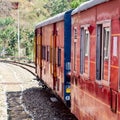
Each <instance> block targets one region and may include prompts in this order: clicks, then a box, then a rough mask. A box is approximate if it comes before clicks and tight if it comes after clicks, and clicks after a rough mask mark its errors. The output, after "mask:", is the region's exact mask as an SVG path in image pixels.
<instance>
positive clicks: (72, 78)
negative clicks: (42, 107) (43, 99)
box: [35, 0, 120, 120]
mask: <svg viewBox="0 0 120 120" xmlns="http://www.w3.org/2000/svg"><path fill="white" fill-rule="evenodd" d="M35 65H36V72H37V75H38V77H39V78H40V79H42V80H43V81H44V82H45V83H46V84H47V85H48V86H49V87H50V88H52V89H53V90H54V91H55V92H56V93H57V94H58V95H59V96H60V97H61V98H62V99H63V101H64V102H65V103H66V105H68V106H69V107H70V109H71V112H72V113H73V114H75V116H76V117H77V118H78V119H79V120H120V0H90V1H87V2H85V3H83V4H81V5H80V6H79V7H77V8H76V9H74V10H70V11H67V12H63V13H60V14H58V15H56V16H54V17H51V18H49V19H47V20H45V21H42V22H40V23H38V24H37V25H36V27H35Z"/></svg>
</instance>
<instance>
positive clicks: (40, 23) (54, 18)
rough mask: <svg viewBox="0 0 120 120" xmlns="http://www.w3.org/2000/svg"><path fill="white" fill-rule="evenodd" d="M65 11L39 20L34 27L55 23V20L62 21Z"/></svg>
mask: <svg viewBox="0 0 120 120" xmlns="http://www.w3.org/2000/svg"><path fill="white" fill-rule="evenodd" d="M65 13H66V12H62V13H59V14H57V15H55V16H53V17H50V18H48V19H46V20H44V21H42V22H39V23H38V24H37V25H36V26H35V28H39V27H42V26H45V25H49V24H52V23H56V22H59V21H62V20H64V14H65Z"/></svg>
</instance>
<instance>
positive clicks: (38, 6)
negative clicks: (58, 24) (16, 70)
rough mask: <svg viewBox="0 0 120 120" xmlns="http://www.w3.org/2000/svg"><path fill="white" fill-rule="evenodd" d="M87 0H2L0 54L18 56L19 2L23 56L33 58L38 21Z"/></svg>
mask: <svg viewBox="0 0 120 120" xmlns="http://www.w3.org/2000/svg"><path fill="white" fill-rule="evenodd" d="M84 1H85V0H0V55H1V56H4V55H9V56H18V55H17V53H18V52H17V50H18V48H17V47H18V46H17V44H18V43H17V40H18V36H17V34H18V30H17V29H18V9H13V4H12V3H14V2H19V5H18V7H19V21H20V44H21V45H20V47H21V50H22V49H23V48H24V52H23V51H22V53H21V56H28V57H31V58H32V55H33V52H31V51H33V40H34V39H33V38H34V26H35V24H37V23H38V22H40V21H42V20H44V19H46V18H48V17H50V16H53V15H55V14H58V13H60V12H63V11H66V10H68V9H71V8H75V7H77V6H78V5H79V4H80V3H82V2H84Z"/></svg>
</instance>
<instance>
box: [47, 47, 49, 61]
mask: <svg viewBox="0 0 120 120" xmlns="http://www.w3.org/2000/svg"><path fill="white" fill-rule="evenodd" d="M47 61H49V47H48V46H47Z"/></svg>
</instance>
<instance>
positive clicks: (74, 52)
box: [73, 42, 77, 71]
mask: <svg viewBox="0 0 120 120" xmlns="http://www.w3.org/2000/svg"><path fill="white" fill-rule="evenodd" d="M73 54H74V57H73V69H74V71H76V57H77V56H76V42H74V51H73Z"/></svg>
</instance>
